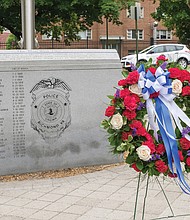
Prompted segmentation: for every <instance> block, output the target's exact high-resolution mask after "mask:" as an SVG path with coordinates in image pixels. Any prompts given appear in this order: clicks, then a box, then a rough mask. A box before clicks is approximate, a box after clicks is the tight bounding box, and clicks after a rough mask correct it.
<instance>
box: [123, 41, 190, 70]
mask: <svg viewBox="0 0 190 220" xmlns="http://www.w3.org/2000/svg"><path fill="white" fill-rule="evenodd" d="M162 54H163V55H165V56H166V58H167V59H168V61H167V62H168V63H171V62H176V63H178V64H180V65H181V66H182V68H184V69H185V68H187V66H188V64H189V63H190V50H189V49H188V48H187V46H186V45H184V44H157V45H152V46H150V47H148V48H146V49H144V50H142V51H141V52H139V53H138V62H147V61H148V60H149V59H150V58H152V63H153V64H156V58H157V57H159V56H160V55H162ZM121 63H122V65H123V67H124V68H126V69H129V70H130V68H131V65H136V63H137V56H136V54H133V55H128V56H125V57H123V58H122V59H121Z"/></svg>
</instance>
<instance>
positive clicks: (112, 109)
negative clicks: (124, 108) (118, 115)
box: [105, 106, 115, 117]
mask: <svg viewBox="0 0 190 220" xmlns="http://www.w3.org/2000/svg"><path fill="white" fill-rule="evenodd" d="M114 113H115V107H114V106H108V107H107V109H106V111H105V116H107V117H110V116H112V115H113V114H114Z"/></svg>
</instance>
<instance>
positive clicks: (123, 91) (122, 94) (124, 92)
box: [119, 88, 130, 99]
mask: <svg viewBox="0 0 190 220" xmlns="http://www.w3.org/2000/svg"><path fill="white" fill-rule="evenodd" d="M129 95H130V91H129V89H127V88H125V89H123V90H120V92H119V96H120V97H121V98H123V99H124V98H125V96H129Z"/></svg>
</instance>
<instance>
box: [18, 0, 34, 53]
mask: <svg viewBox="0 0 190 220" xmlns="http://www.w3.org/2000/svg"><path fill="white" fill-rule="evenodd" d="M21 18H22V40H23V49H27V50H31V49H34V47H35V0H21Z"/></svg>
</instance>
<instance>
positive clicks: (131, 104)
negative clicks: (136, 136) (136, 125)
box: [124, 96, 137, 111]
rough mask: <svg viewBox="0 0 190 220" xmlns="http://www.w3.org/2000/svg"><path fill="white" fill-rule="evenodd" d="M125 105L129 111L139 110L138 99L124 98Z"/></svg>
mask: <svg viewBox="0 0 190 220" xmlns="http://www.w3.org/2000/svg"><path fill="white" fill-rule="evenodd" d="M124 105H125V107H126V109H128V110H129V111H133V110H135V109H136V108H137V103H136V99H135V98H134V97H131V96H126V97H125V98H124Z"/></svg>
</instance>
